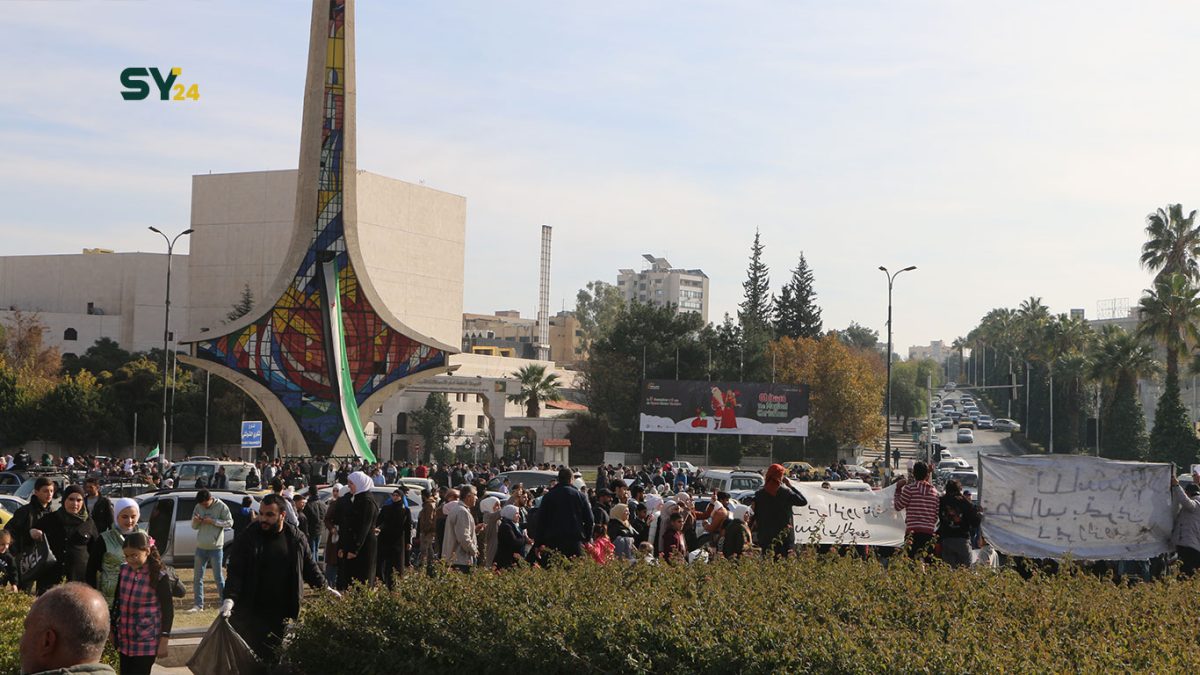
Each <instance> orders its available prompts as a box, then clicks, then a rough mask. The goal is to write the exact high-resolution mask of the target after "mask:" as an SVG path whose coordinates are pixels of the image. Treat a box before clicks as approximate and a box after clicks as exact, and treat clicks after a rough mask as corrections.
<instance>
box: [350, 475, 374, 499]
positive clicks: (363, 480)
mask: <svg viewBox="0 0 1200 675" xmlns="http://www.w3.org/2000/svg"><path fill="white" fill-rule="evenodd" d="M374 484H375V481H373V480H371V477H370V476H368V475H367V474H365V473H363V472H361V471H355V472H354V473H352V474H350V488H351V489H352V490H354V494H358V493H360V492H366V491H368V490H370V489H371V486H372V485H374Z"/></svg>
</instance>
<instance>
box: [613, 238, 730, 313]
mask: <svg viewBox="0 0 1200 675" xmlns="http://www.w3.org/2000/svg"><path fill="white" fill-rule="evenodd" d="M642 257H643V258H645V259H646V261H647V262H648V263H649V265H650V266H649V267H648V268H647V269H644V270H641V271H640V272H635V271H634V270H631V269H625V270H620V271H619V272H618V274H617V289H618V290H619V291H621V295H622V297H624V298H625V303H626V304H629V303H631V302H633V301H635V300H636V301H637V302H641V303H645V304H648V305H656V306H658V307H666V306H668V305H674V306H675V307H676V308H677V309H678V311H679V312H696V313H698V314H699V315H700V319H701V320H702V321H703V322H704V323H708V275H707V274H705V273H704V272H703V271H702V270H684V269H675V268H673V267H671V263H669V262H667V259H666V258H656V257H654V256H652V255H650V254H649V253H647V254H644V255H642Z"/></svg>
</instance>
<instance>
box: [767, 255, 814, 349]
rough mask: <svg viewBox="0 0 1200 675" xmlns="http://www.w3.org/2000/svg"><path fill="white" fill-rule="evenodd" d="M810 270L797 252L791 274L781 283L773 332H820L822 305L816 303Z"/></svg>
mask: <svg viewBox="0 0 1200 675" xmlns="http://www.w3.org/2000/svg"><path fill="white" fill-rule="evenodd" d="M816 298H817V293H816V291H815V290H813V273H812V269H811V268H809V266H808V261H807V260H805V259H804V254H803V253H801V254H800V262H799V263H797V264H796V269H794V270H792V278H791V279H790V280H788V282H787V283H786V284H784V286H783V288H782V289H781V290H780V292H779V299H778V300H776V301H775V333H776V334H777V335H779V336H780V337H782V336H785V335H786V336H787V337H791V338H798V337H807V338H816V337H820V336H821V308H820V307H817V304H816Z"/></svg>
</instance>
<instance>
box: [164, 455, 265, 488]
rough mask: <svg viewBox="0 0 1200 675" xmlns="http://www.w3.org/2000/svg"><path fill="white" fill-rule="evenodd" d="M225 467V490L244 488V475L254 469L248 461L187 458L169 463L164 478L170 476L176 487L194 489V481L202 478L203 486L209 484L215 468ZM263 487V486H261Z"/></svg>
mask: <svg viewBox="0 0 1200 675" xmlns="http://www.w3.org/2000/svg"><path fill="white" fill-rule="evenodd" d="M221 468H224V469H225V483H226V485H225V487H224V488H223V489H225V490H234V491H236V490H245V489H246V476H248V475H249V474H250V472H251V471H252V470H255V469H254V465H253V464H251V463H249V462H222V461H220V460H216V459H200V460H197V459H188V460H184V461H182V462H178V463H176V464H173V465H171V468H170V469H167V473H166V475H165V476H163V477H164V478H170V479H172V480H173V481H175V482H174V485H175V487H176V488H179V489H181V490H195V489H197V488H196V481H198V480H200V479H203V480H204V485H205V486H211V485H212V480H213V476H214V475H216V473H217V470H218V469H221ZM258 480H259V482H260V483H261V482H262V476H261V475H260V476H259V477H258ZM263 487H265V486H263Z"/></svg>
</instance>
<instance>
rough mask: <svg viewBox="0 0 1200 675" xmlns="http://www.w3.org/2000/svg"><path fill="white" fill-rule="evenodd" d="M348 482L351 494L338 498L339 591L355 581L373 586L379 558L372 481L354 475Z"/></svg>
mask: <svg viewBox="0 0 1200 675" xmlns="http://www.w3.org/2000/svg"><path fill="white" fill-rule="evenodd" d="M347 480H349V482H350V493H349V494H347V495H345V496H344V497H341V498H340V500H339V503H338V508H337V511H338V513H337V518H338V524H337V528H338V552H337V556H338V577H337V584H338V588H339V589H344V588H348V587H349V586H350V584H351V582H354V581H358V582H360V583H363V584H368V585H370V584H372V583H374V581H375V567H376V565H377V557H378V555H379V540H378V539H377V537H376V536H375V521H376V519H377V518H378V517H379V506H378V505H377V504H376V503H375V500H373V499H371V487H372V485H373V483H372V482H371V477H370V476H368V475H367V474H365V473H363V472H362V471H355V472H354V473H352V474H350V475H349V477H348V478H347ZM285 503H286V502H285Z"/></svg>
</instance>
